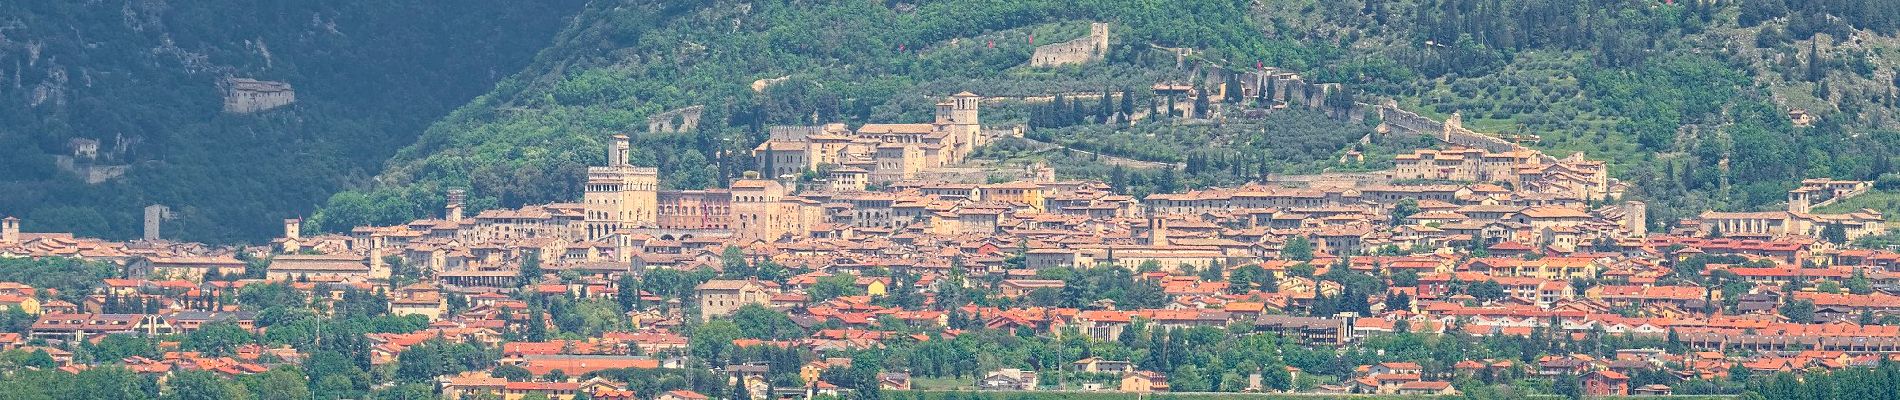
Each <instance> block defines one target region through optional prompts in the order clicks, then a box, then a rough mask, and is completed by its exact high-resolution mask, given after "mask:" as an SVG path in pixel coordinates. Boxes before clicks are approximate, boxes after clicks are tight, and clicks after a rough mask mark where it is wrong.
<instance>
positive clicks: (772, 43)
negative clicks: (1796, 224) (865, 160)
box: [312, 0, 1900, 230]
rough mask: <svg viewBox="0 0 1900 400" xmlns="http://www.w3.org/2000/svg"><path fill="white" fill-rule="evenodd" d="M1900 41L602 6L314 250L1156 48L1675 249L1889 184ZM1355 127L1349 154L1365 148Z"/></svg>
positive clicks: (1612, 25)
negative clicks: (377, 229)
mask: <svg viewBox="0 0 1900 400" xmlns="http://www.w3.org/2000/svg"><path fill="white" fill-rule="evenodd" d="M1087 21H1110V22H1112V23H1114V24H1115V25H1114V26H1115V27H1114V28H1113V33H1114V35H1113V36H1114V39H1113V41H1112V43H1113V44H1112V45H1111V47H1112V49H1113V50H1112V51H1111V55H1110V57H1109V58H1110V59H1109V60H1108V62H1106V63H1096V64H1091V65H1088V66H1080V67H1063V68H1055V69H1047V70H1038V69H1028V68H1023V67H1021V64H1023V63H1024V62H1025V61H1026V60H1027V57H1028V54H1029V52H1030V50H1031V49H1032V48H1033V43H1032V42H1031V38H1032V37H1033V38H1035V43H1049V42H1052V41H1060V40H1067V39H1069V38H1073V37H1077V36H1079V35H1081V34H1082V32H1084V31H1085V30H1086V28H1085V22H1087ZM1891 21H1900V6H1896V5H1893V4H1884V3H1868V2H1855V1H1846V0H1826V1H1802V2H1796V1H1784V0H1745V1H1740V2H1699V1H1687V2H1685V1H1676V2H1663V1H1653V0H1593V1H1589V2H1585V3H1576V2H1563V1H1548V0H1341V1H1316V0H1272V1H1264V2H1255V3H1253V4H1248V5H1243V4H1238V3H1234V2H1180V1H1143V0H1124V1H1111V0H1097V1H1082V2H1054V1H979V0H960V1H932V2H921V3H915V4H913V3H891V2H873V1H844V2H831V3H824V4H805V3H795V2H782V1H757V2H729V1H718V2H707V3H690V4H673V3H660V2H649V1H631V0H623V1H601V2H596V3H594V4H592V5H591V6H589V7H587V8H586V9H585V10H583V11H582V12H581V13H580V15H579V16H577V17H576V22H575V24H573V25H572V26H570V27H569V28H567V29H566V30H565V31H564V32H562V33H561V34H559V35H558V37H559V38H558V39H557V40H556V41H555V43H554V45H553V46H552V47H550V48H547V49H545V50H543V51H542V52H541V53H540V54H539V55H538V56H537V57H536V59H535V61H534V63H532V64H531V65H530V66H528V67H527V68H526V69H525V70H523V71H522V72H520V73H518V74H516V75H514V76H511V77H509V78H508V79H506V80H505V81H504V82H502V83H501V84H500V85H499V86H498V87H497V88H496V90H494V91H492V92H490V93H489V94H487V95H484V96H482V97H480V98H478V99H476V100H475V101H474V102H472V103H470V104H468V105H466V106H464V107H462V108H461V109H459V110H457V111H456V112H454V113H453V114H451V115H450V116H449V117H447V118H445V119H444V120H442V121H440V122H438V123H437V124H435V125H434V126H432V127H431V128H430V129H429V130H428V131H427V133H425V134H424V135H423V137H422V138H421V139H420V140H419V141H418V142H417V143H415V144H414V145H411V146H409V147H407V148H405V149H403V150H402V151H400V152H398V153H397V155H396V156H395V158H394V159H393V160H392V161H390V163H389V165H388V168H387V169H386V170H385V171H384V172H383V174H382V175H381V176H379V178H378V179H377V180H376V181H375V183H374V184H372V185H367V186H363V187H360V188H358V189H356V190H352V191H349V192H345V193H340V194H338V195H336V196H333V197H331V198H330V199H329V202H328V203H327V205H326V206H325V208H324V211H323V212H322V213H320V214H319V216H318V221H317V222H318V223H317V224H312V226H314V227H318V228H320V229H327V230H337V229H346V228H348V227H350V226H354V225H360V224H389V223H396V222H401V221H404V220H406V219H409V218H414V217H419V216H423V215H426V214H427V213H428V211H432V210H435V209H436V206H437V205H440V204H441V201H442V199H441V193H442V192H443V191H444V190H445V189H447V188H449V187H467V188H470V189H471V191H472V194H473V195H474V201H475V206H476V207H477V208H487V207H502V206H517V205H522V204H528V203H537V202H548V201H565V200H570V199H573V198H575V197H576V196H577V195H578V194H579V187H578V178H577V177H578V176H580V172H581V171H582V170H583V169H584V167H585V166H586V165H589V164H597V163H599V162H601V161H602V159H603V156H602V155H601V154H600V151H599V149H600V148H601V146H602V140H603V139H604V138H605V137H606V136H607V135H608V134H610V133H614V132H627V133H634V134H636V136H637V139H636V140H637V144H636V148H637V151H636V162H637V163H639V164H642V165H653V166H658V167H660V168H661V169H662V173H663V176H665V182H664V185H665V186H668V187H674V188H699V187H714V186H718V185H720V184H722V183H723V182H726V181H727V180H728V179H730V178H732V177H736V176H739V175H740V173H742V172H743V171H746V170H749V169H752V167H753V166H752V165H750V164H751V161H750V157H749V155H748V153H749V150H750V149H751V147H752V146H753V145H755V144H756V143H758V142H759V141H761V140H763V132H764V127H765V126H768V125H774V124H810V123H816V122H832V121H843V122H848V123H854V124H855V123H862V122H868V121H877V122H918V121H924V120H926V119H927V118H928V113H929V109H930V104H931V103H932V102H934V101H935V100H936V98H938V97H940V96H945V95H949V94H951V93H955V92H960V91H965V90H969V91H974V92H977V93H980V94H984V95H993V96H994V95H1004V96H1031V95H1051V94H1058V93H1101V92H1132V94H1133V95H1134V96H1136V97H1137V100H1138V101H1140V102H1138V103H1137V104H1147V103H1145V101H1146V100H1147V98H1146V97H1144V96H1151V95H1152V93H1147V92H1146V89H1145V88H1146V85H1149V84H1152V83H1154V82H1155V81H1157V80H1158V79H1183V78H1185V75H1183V71H1180V70H1175V69H1174V68H1175V65H1176V64H1175V62H1174V61H1175V60H1174V58H1173V57H1172V56H1171V55H1166V54H1165V53H1161V52H1157V51H1149V50H1144V49H1146V48H1147V47H1148V46H1150V45H1157V46H1166V47H1186V48H1193V49H1196V50H1198V51H1200V54H1199V55H1198V56H1196V57H1194V58H1193V59H1195V60H1203V61H1207V62H1211V63H1212V65H1221V66H1226V67H1229V68H1234V69H1245V68H1251V67H1252V65H1253V64H1254V63H1261V64H1265V65H1272V66H1279V67H1283V68H1290V69H1293V70H1297V71H1303V72H1305V75H1306V77H1307V78H1308V80H1309V81H1320V82H1337V83H1343V84H1345V85H1346V88H1347V90H1348V92H1350V93H1351V95H1352V96H1353V97H1354V98H1357V99H1361V100H1363V101H1384V100H1392V101H1395V102H1397V104H1399V105H1401V106H1403V107H1407V108H1410V109H1413V110H1416V111H1419V112H1422V113H1425V114H1428V115H1435V116H1439V117H1443V116H1446V115H1449V114H1451V113H1453V112H1458V113H1461V114H1463V115H1464V116H1465V118H1466V121H1467V124H1468V125H1470V126H1473V127H1477V128H1478V129H1480V130H1484V131H1493V132H1499V133H1502V134H1506V135H1512V136H1516V137H1522V138H1526V139H1533V138H1534V139H1535V140H1530V141H1529V142H1528V144H1530V145H1532V146H1533V147H1537V148H1541V149H1545V150H1547V151H1550V152H1552V153H1555V154H1557V155H1560V156H1561V155H1567V154H1570V153H1574V152H1584V153H1586V154H1587V155H1589V156H1590V157H1593V158H1601V159H1607V160H1610V161H1611V166H1612V170H1613V173H1614V174H1616V175H1617V176H1619V177H1622V178H1623V179H1624V180H1625V181H1627V182H1630V183H1631V184H1632V188H1631V191H1630V193H1631V196H1632V197H1633V198H1637V199H1643V200H1648V201H1650V202H1651V204H1652V206H1651V207H1650V210H1652V211H1651V212H1652V213H1653V214H1654V215H1652V216H1651V218H1650V220H1651V221H1652V222H1653V223H1655V224H1658V225H1663V224H1669V223H1673V222H1674V221H1675V220H1676V219H1678V218H1680V217H1683V216H1687V215H1691V214H1693V213H1694V212H1697V211H1700V210H1702V209H1773V208H1776V207H1779V204H1778V203H1779V202H1780V201H1781V199H1782V198H1783V195H1782V191H1784V190H1786V189H1788V188H1790V187H1792V185H1793V182H1795V181H1796V180H1798V179H1801V178H1808V177H1834V178H1845V179H1872V178H1874V177H1876V176H1878V175H1879V174H1880V173H1882V172H1885V171H1888V170H1890V169H1891V167H1890V165H1891V164H1890V160H1889V158H1890V156H1891V154H1892V152H1893V150H1895V149H1896V148H1900V135H1897V134H1895V133H1894V132H1893V131H1891V130H1888V129H1887V128H1888V126H1889V125H1890V123H1889V122H1888V121H1891V120H1892V117H1893V116H1894V115H1900V114H1896V113H1895V109H1896V107H1895V104H1896V100H1897V99H1900V95H1897V94H1896V91H1895V88H1894V81H1895V79H1893V77H1894V76H1896V74H1895V73H1894V72H1895V67H1894V66H1895V65H1896V63H1895V60H1893V59H1890V58H1891V57H1894V55H1893V54H1894V52H1892V51H1889V50H1891V49H1894V47H1892V46H1891V43H1893V40H1894V39H1893V33H1894V30H1895V29H1896V27H1895V26H1894V23H1893V22H1891ZM1051 36H1054V38H1053V39H1051V38H1050V37H1051ZM992 43H993V44H994V45H993V46H992V45H991V44H992ZM1189 64H1190V65H1189V67H1190V68H1192V67H1194V66H1195V63H1192V62H1191V63H1189ZM777 78H783V80H775V81H774V82H777V83H775V84H771V85H769V86H766V87H765V89H764V90H763V91H762V92H755V91H753V90H752V87H751V85H752V83H754V82H755V81H758V80H761V79H777ZM1200 83H1202V84H1216V83H1218V82H1200ZM1084 103H1086V102H1084ZM691 105H705V106H706V107H707V112H706V117H705V119H704V121H702V124H701V126H700V127H699V129H698V130H697V131H692V132H679V133H645V132H642V131H643V130H644V129H643V127H644V122H645V118H646V117H647V116H650V115H654V114H657V113H660V112H662V111H664V110H669V109H674V108H679V107H685V106H691ZM1084 106H1087V104H1084ZM1797 108H1798V109H1804V110H1807V111H1808V112H1809V113H1811V114H1813V115H1815V116H1816V117H1817V118H1816V119H1815V120H1814V121H1813V123H1812V125H1811V126H1799V127H1798V126H1795V124H1794V123H1793V122H1791V121H1790V119H1789V117H1788V112H1789V111H1790V110H1792V109H1797ZM1083 113H1087V111H1083ZM1032 114H1035V111H1034V110H1033V108H1032V109H1022V108H1017V109H1010V108H1007V107H1001V108H996V109H991V108H986V109H985V117H984V118H985V122H986V123H992V124H994V123H1007V122H1027V123H1030V124H1031V125H1032V126H1037V130H1038V131H1037V133H1036V134H1038V135H1043V136H1038V137H1041V138H1044V139H1049V140H1053V141H1056V142H1059V143H1062V144H1067V145H1071V146H1074V147H1086V148H1093V149H1096V150H1100V151H1101V152H1103V153H1105V154H1107V155H1110V156H1117V157H1125V158H1130V159H1136V160H1145V161H1159V162H1182V163H1184V164H1193V165H1194V168H1195V169H1196V172H1202V171H1233V172H1232V173H1231V174H1227V173H1222V174H1213V175H1208V176H1209V178H1205V179H1195V178H1192V177H1186V176H1183V177H1170V176H1167V175H1168V174H1172V173H1148V175H1144V176H1139V177H1137V178H1139V179H1131V180H1130V182H1129V183H1131V185H1129V186H1135V187H1143V188H1145V189H1144V190H1146V189H1152V188H1166V187H1171V186H1181V187H1190V186H1197V185H1209V184H1227V183H1231V182H1234V181H1237V180H1242V179H1245V178H1246V177H1251V176H1257V173H1258V172H1262V171H1263V170H1266V171H1265V172H1275V171H1286V172H1297V171H1307V170H1312V169H1313V168H1311V167H1312V165H1314V164H1311V163H1300V162H1298V161H1289V162H1286V163H1284V164H1286V165H1284V166H1282V167H1274V168H1261V166H1262V165H1267V164H1263V162H1262V161H1261V160H1260V158H1259V157H1261V155H1263V154H1264V155H1283V154H1285V153H1286V152H1298V153H1301V157H1298V158H1299V159H1302V160H1327V159H1332V158H1333V156H1334V154H1336V152H1338V151H1340V150H1339V148H1338V147H1333V146H1321V147H1324V148H1323V149H1322V148H1305V147H1300V148H1293V147H1287V146H1278V144H1277V143H1274V145H1272V146H1264V147H1262V146H1255V145H1250V144H1249V143H1248V142H1247V141H1241V140H1228V141H1222V140H1213V141H1206V142H1203V141H1201V140H1203V139H1207V138H1212V137H1234V138H1239V137H1242V136H1236V135H1235V134H1233V133H1218V132H1203V131H1201V130H1198V128H1196V129H1174V128H1165V129H1164V128H1161V127H1153V126H1149V127H1143V126H1142V125H1139V124H1138V125H1136V127H1135V128H1133V129H1131V130H1112V129H1103V128H1100V127H1095V128H1090V127H1081V126H1082V125H1085V124H1080V123H1077V124H1073V125H1075V126H1077V127H1069V126H1068V124H1057V125H1058V126H1042V125H1045V124H1040V123H1038V122H1046V120H1043V121H1039V120H1037V119H1036V118H1037V117H1036V116H1035V115H1032ZM1045 118H1046V117H1045ZM1084 121H1087V120H1086V119H1085V120H1084ZM1344 126H1346V128H1345V130H1344V131H1345V134H1342V135H1340V136H1341V137H1345V136H1350V133H1349V132H1352V131H1354V130H1356V129H1361V128H1356V127H1350V125H1344ZM1219 129H1229V130H1231V129H1234V128H1219ZM1043 130H1047V132H1042V131H1043ZM1150 138H1152V139H1150ZM1323 139H1325V141H1323V142H1337V141H1336V140H1337V138H1332V137H1324V138H1323ZM1149 140H1152V141H1151V142H1150V141H1149ZM1323 142H1312V143H1323ZM1338 143H1343V142H1338ZM1136 144H1141V145H1136ZM1151 144H1159V145H1160V146H1149V145H1151ZM1182 144H1186V145H1189V146H1192V145H1193V144H1211V146H1204V148H1198V149H1189V148H1182V147H1179V145H1182ZM1302 146H1304V145H1302ZM1006 150H1007V149H1006ZM1368 150H1374V151H1370V153H1373V154H1377V153H1379V151H1376V150H1377V149H1368ZM1398 150H1399V149H1398V148H1393V149H1385V151H1388V152H1389V151H1398ZM1321 151H1324V152H1326V153H1328V154H1324V157H1319V156H1321V154H1311V153H1319V152H1321ZM1008 152H1009V151H1002V152H992V155H994V154H995V153H1008ZM1163 152H1165V154H1164V153H1163ZM1006 155H1007V154H1006ZM1375 156H1376V155H1375ZM1346 167H1347V169H1352V166H1346ZM1069 168H1070V170H1072V171H1098V172H1094V173H1092V175H1089V176H1103V175H1109V174H1112V173H1113V172H1112V170H1111V169H1108V168H1104V167H1100V166H1099V165H1098V166H1096V167H1088V166H1085V165H1071V166H1070V167H1069ZM1091 168H1092V169H1091ZM1099 171H1108V172H1099ZM1131 176H1132V175H1131ZM1183 178H1186V179H1183ZM1170 182H1174V183H1178V185H1175V184H1171V183H1170Z"/></svg>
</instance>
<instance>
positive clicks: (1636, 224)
mask: <svg viewBox="0 0 1900 400" xmlns="http://www.w3.org/2000/svg"><path fill="white" fill-rule="evenodd" d="M1623 227H1624V229H1627V230H1629V232H1630V237H1639V238H1640V237H1647V236H1649V204H1647V203H1643V202H1640V201H1635V200H1630V201H1625V202H1623Z"/></svg>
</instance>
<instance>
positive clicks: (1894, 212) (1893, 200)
mask: <svg viewBox="0 0 1900 400" xmlns="http://www.w3.org/2000/svg"><path fill="white" fill-rule="evenodd" d="M1863 208H1871V209H1874V211H1879V212H1881V213H1882V214H1885V215H1886V217H1887V222H1896V221H1900V192H1891V191H1885V190H1874V191H1869V192H1867V194H1863V195H1859V196H1854V197H1852V198H1849V199H1847V200H1841V201H1840V202H1837V203H1834V204H1829V205H1827V207H1820V208H1816V209H1814V212H1817V213H1824V214H1835V213H1845V212H1852V211H1858V210H1860V209H1863Z"/></svg>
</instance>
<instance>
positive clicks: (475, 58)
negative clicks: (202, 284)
mask: <svg viewBox="0 0 1900 400" xmlns="http://www.w3.org/2000/svg"><path fill="white" fill-rule="evenodd" d="M582 3H583V1H581V0H549V1H532V2H513V1H490V0H475V1H442V0H391V1H374V2H359V1H332V0H263V1H259V0H246V1H229V0H203V1H166V0H95V1H9V2H0V193H5V194H4V195H0V214H6V215H16V216H19V217H21V218H23V219H25V225H26V229H27V230H28V231H75V232H77V233H79V234H82V235H90V236H103V237H110V238H130V237H136V236H137V235H138V234H139V228H140V222H141V220H140V216H141V209H142V208H143V207H145V206H146V205H150V204H164V205H168V206H170V207H172V209H173V212H174V214H175V219H174V220H173V221H170V222H168V223H166V226H165V237H167V238H173V239H184V240H195V241H213V242H231V241H249V242H258V241H261V240H263V239H264V238H268V237H270V236H272V235H271V234H272V233H273V232H275V231H276V229H278V228H276V227H277V226H278V225H277V224H278V222H277V221H281V219H283V218H287V217H296V216H299V215H307V214H309V213H310V212H312V211H313V210H314V208H315V207H316V206H317V205H319V204H320V203H321V202H322V201H323V200H324V199H326V198H328V196H329V195H330V194H331V193H332V192H335V191H337V190H339V189H341V188H344V187H349V186H355V185H358V184H360V183H361V182H362V181H364V180H366V179H368V178H369V177H371V176H372V175H374V174H376V173H378V172H379V171H381V169H382V168H381V167H382V165H383V161H384V160H386V159H387V158H388V157H389V156H390V155H391V154H394V153H395V150H396V149H397V148H399V147H401V146H404V145H407V144H409V143H413V142H414V141H415V138H416V137H417V136H418V135H419V134H420V133H421V131H422V130H423V128H424V127H426V126H427V125H428V124H429V123H430V122H433V121H435V120H436V119H439V118H440V117H441V116H442V115H444V114H446V113H447V112H448V111H449V110H451V109H453V108H454V107H457V106H460V105H462V104H464V103H466V102H467V101H468V100H469V99H471V98H473V97H475V96H477V95H479V94H481V93H484V92H486V91H487V90H489V89H490V88H492V87H493V86H492V84H493V83H494V82H496V81H498V80H500V79H501V78H502V77H505V76H507V75H508V74H512V73H514V72H515V71H517V70H519V69H520V67H521V66H523V65H526V64H527V62H528V61H529V59H530V58H531V56H532V55H533V54H534V52H535V51H537V50H539V49H541V48H543V47H545V46H546V45H547V43H548V42H549V40H550V39H551V38H552V37H553V34H554V33H555V32H557V31H559V30H560V29H561V28H562V27H563V26H565V24H566V23H567V21H568V20H567V18H568V17H570V16H571V15H572V14H573V13H574V12H576V11H578V10H579V8H580V5H581V4H582ZM233 77H234V78H254V79H259V80H268V81H281V82H286V83H289V84H290V85H291V86H292V87H293V88H294V89H295V91H296V98H297V101H296V102H295V103H294V104H291V105H289V106H287V107H283V108H278V109H275V110H269V111H265V112H261V113H256V114H249V115H238V114H227V113H223V112H222V111H221V107H222V98H221V93H220V90H219V83H220V82H221V81H223V80H224V79H225V78H233ZM76 138H77V139H92V140H97V141H98V154H97V160H98V161H97V162H96V163H97V164H99V165H125V166H128V168H127V171H126V173H125V174H124V176H122V177H119V178H116V179H111V180H108V181H106V182H103V183H99V184H93V185H89V184H87V183H85V182H84V181H82V180H81V179H80V178H78V177H77V176H76V175H75V174H72V173H69V172H66V171H62V170H61V169H60V168H58V167H57V166H56V165H57V164H56V163H57V162H56V158H55V157H57V156H72V155H73V151H74V148H73V147H72V146H71V144H72V143H74V142H73V139H76Z"/></svg>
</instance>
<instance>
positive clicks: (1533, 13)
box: [1261, 0, 1900, 224]
mask: <svg viewBox="0 0 1900 400" xmlns="http://www.w3.org/2000/svg"><path fill="white" fill-rule="evenodd" d="M1261 13H1262V15H1267V16H1268V17H1266V19H1267V21H1268V22H1267V25H1268V27H1267V29H1268V31H1269V32H1270V34H1274V33H1279V34H1285V35H1304V36H1303V39H1304V40H1305V41H1307V42H1327V43H1340V44H1341V45H1342V46H1343V47H1345V48H1346V50H1345V51H1344V52H1343V53H1344V54H1345V55H1344V56H1342V57H1338V58H1335V59H1333V60H1331V61H1330V62H1328V63H1326V64H1325V66H1323V67H1320V68H1315V69H1313V70H1312V75H1314V76H1317V77H1319V78H1320V79H1321V80H1323V81H1329V82H1344V83H1347V84H1349V85H1352V86H1354V87H1356V88H1358V89H1361V90H1364V91H1366V92H1369V93H1371V94H1372V95H1374V96H1376V97H1384V98H1391V99H1395V100H1397V101H1398V102H1399V104H1400V105H1401V106H1404V107H1407V108H1410V109H1413V110H1415V111H1419V112H1422V113H1425V114H1428V115H1435V116H1438V117H1440V118H1443V117H1444V116H1446V115H1449V114H1450V113H1452V112H1461V113H1462V114H1463V116H1464V122H1465V125H1466V126H1467V127H1472V128H1474V129H1477V130H1479V131H1484V132H1498V133H1504V134H1507V135H1518V134H1525V135H1534V137H1536V138H1539V139H1541V140H1538V141H1535V142H1533V143H1527V144H1529V145H1531V146H1533V147H1538V148H1542V149H1545V150H1547V151H1551V152H1553V153H1556V154H1557V155H1566V154H1569V153H1572V152H1579V151H1581V152H1585V153H1586V155H1588V156H1590V157H1592V158H1599V159H1607V160H1609V161H1610V162H1611V166H1612V172H1613V173H1614V174H1616V175H1618V176H1619V177H1621V178H1623V179H1624V180H1625V181H1627V182H1630V183H1632V184H1633V185H1634V187H1633V189H1632V194H1633V195H1634V196H1635V197H1637V198H1641V199H1644V200H1649V201H1650V202H1651V207H1650V210H1651V212H1652V214H1655V215H1652V216H1651V218H1650V221H1651V222H1652V223H1655V224H1664V223H1671V222H1674V221H1675V220H1676V219H1677V218H1680V217H1683V216H1687V215H1689V214H1693V213H1695V212H1699V211H1700V210H1704V209H1737V210H1748V209H1773V208H1778V207H1779V203H1780V202H1781V201H1783V200H1784V199H1785V196H1784V192H1785V191H1786V190H1787V189H1789V188H1792V187H1793V185H1794V182H1795V181H1798V180H1800V179H1803V178H1811V177H1833V178H1845V179H1864V180H1872V179H1874V178H1876V177H1878V176H1879V175H1880V174H1883V173H1887V172H1889V171H1890V170H1891V169H1892V167H1891V163H1890V160H1889V158H1890V157H1891V155H1892V153H1893V152H1894V151H1895V150H1896V149H1900V135H1896V133H1894V131H1893V130H1892V128H1893V121H1895V118H1896V116H1900V107H1897V106H1900V93H1896V89H1895V83H1896V77H1900V75H1896V74H1895V71H1896V70H1895V66H1896V65H1900V58H1895V57H1896V56H1895V53H1894V50H1896V49H1900V42H1896V40H1895V37H1894V35H1895V33H1896V29H1897V28H1900V26H1896V23H1897V22H1896V21H1900V3H1895V2H1866V1H1851V0H1820V1H1793V0H1741V1H1656V0H1593V1H1587V2H1570V1H1543V0H1345V1H1336V2H1335V1H1325V2H1306V1H1270V2H1266V5H1265V6H1263V7H1262V9H1261ZM1794 110H1803V111H1805V112H1807V113H1808V114H1809V115H1812V116H1814V117H1815V120H1814V121H1812V122H1811V123H1810V124H1805V125H1811V126H1796V124H1795V123H1794V122H1793V121H1792V120H1791V119H1790V115H1789V112H1790V111H1794ZM1525 137H1532V136H1525Z"/></svg>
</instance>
